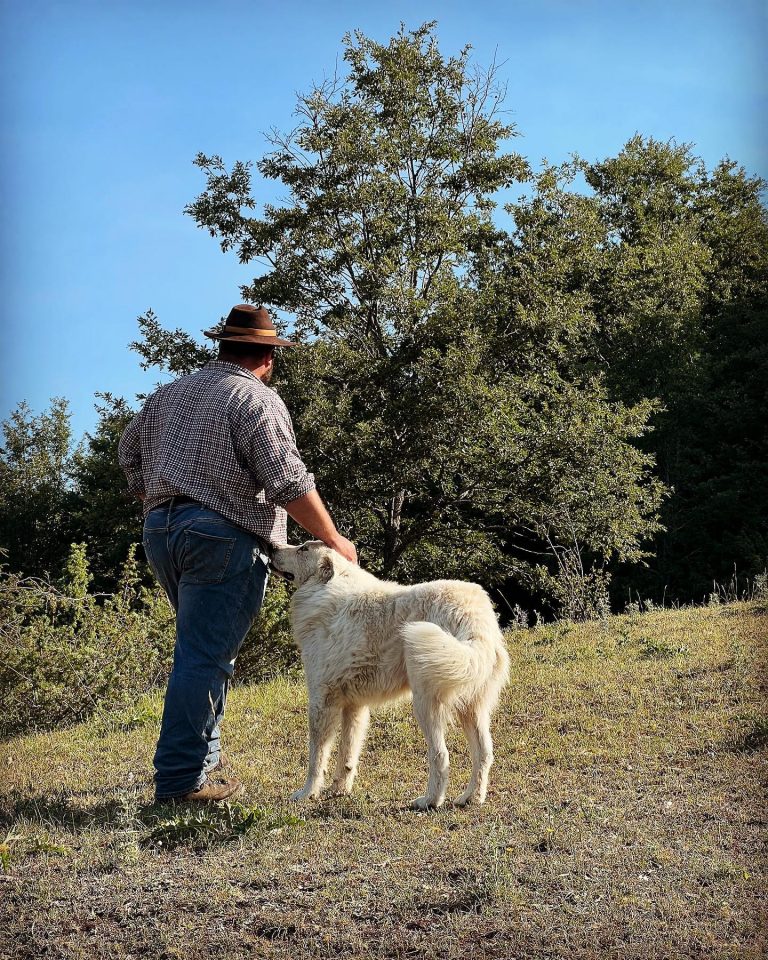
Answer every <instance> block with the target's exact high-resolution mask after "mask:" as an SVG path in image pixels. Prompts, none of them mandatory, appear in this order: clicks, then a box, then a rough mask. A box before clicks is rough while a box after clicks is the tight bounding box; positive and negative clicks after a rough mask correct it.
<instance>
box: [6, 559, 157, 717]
mask: <svg viewBox="0 0 768 960" xmlns="http://www.w3.org/2000/svg"><path fill="white" fill-rule="evenodd" d="M89 582H90V573H89V571H88V564H87V560H86V557H85V546H84V544H74V545H73V546H72V547H71V550H70V556H69V560H68V562H67V567H66V572H65V574H64V576H63V577H62V579H61V580H60V581H59V583H58V584H53V583H50V582H48V581H44V580H37V579H31V578H24V577H21V576H19V575H17V574H12V573H10V572H8V571H6V570H5V569H4V568H3V569H0V689H2V690H3V713H2V721H0V735H4V736H7V735H10V734H11V733H18V732H22V731H25V730H34V729H45V728H49V727H52V726H54V725H59V724H69V723H75V722H77V721H79V720H84V719H85V718H87V717H89V716H91V715H92V714H93V713H95V712H96V711H97V710H99V709H102V708H106V709H109V708H112V707H117V706H127V705H129V704H132V703H133V702H135V700H136V699H137V698H138V697H139V696H141V695H142V694H144V693H146V692H147V691H148V690H149V689H151V688H152V687H154V686H156V685H157V684H158V682H160V681H161V680H164V678H165V676H166V674H167V672H168V670H169V668H170V664H171V658H172V654H173V643H174V617H173V611H172V609H171V608H170V606H169V604H168V602H167V600H166V599H165V597H164V595H163V594H162V593H161V592H160V591H159V590H147V589H146V588H144V587H141V585H140V577H139V571H138V564H137V562H136V558H135V547H132V548H131V550H130V553H129V556H128V560H127V561H126V563H125V566H124V567H123V570H122V573H121V577H120V581H119V584H118V590H117V592H116V593H114V594H110V595H101V596H98V595H96V596H95V595H93V594H89V593H88V584H89Z"/></svg>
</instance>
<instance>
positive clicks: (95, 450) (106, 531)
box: [71, 393, 142, 591]
mask: <svg viewBox="0 0 768 960" xmlns="http://www.w3.org/2000/svg"><path fill="white" fill-rule="evenodd" d="M98 396H99V399H100V401H101V403H100V404H97V407H96V410H97V412H98V414H99V422H98V425H97V427H96V430H95V432H94V433H92V434H86V436H85V440H84V442H83V443H82V444H81V445H80V447H79V448H78V450H77V451H76V452H75V454H74V457H73V460H72V468H71V470H72V479H73V484H74V495H73V499H72V523H73V526H74V527H75V529H76V535H77V538H78V539H79V540H82V541H83V542H84V543H85V544H86V545H87V550H88V557H89V563H90V569H91V571H92V574H93V579H94V583H95V586H96V588H97V589H99V590H105V591H106V590H110V589H113V588H114V584H115V583H116V581H117V579H118V578H119V576H120V572H121V570H122V568H123V565H124V564H125V559H126V557H127V556H128V552H129V550H130V547H131V544H135V543H136V542H137V541H140V540H141V536H142V534H141V529H142V510H141V504H140V503H139V502H138V501H137V500H136V499H134V498H133V497H132V496H130V495H129V494H128V489H127V484H126V480H125V474H124V473H123V471H122V469H121V468H120V464H119V462H118V458H117V445H118V443H119V441H120V435H121V434H122V432H123V430H124V429H125V427H126V426H127V425H128V422H129V421H130V419H131V417H132V416H133V411H132V410H131V409H130V408H129V407H128V404H127V403H126V402H125V400H123V399H122V398H118V397H113V396H112V395H111V394H108V393H105V394H99V395H98Z"/></svg>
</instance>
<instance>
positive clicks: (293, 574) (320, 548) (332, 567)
mask: <svg viewBox="0 0 768 960" xmlns="http://www.w3.org/2000/svg"><path fill="white" fill-rule="evenodd" d="M269 559H270V566H271V567H272V569H273V570H274V571H275V573H278V574H279V575H280V576H281V577H285V579H286V580H290V581H291V582H292V583H294V584H295V586H297V587H300V586H301V585H302V584H304V583H306V582H307V581H308V580H313V579H314V580H316V581H318V582H319V583H328V581H329V580H331V579H332V577H333V576H334V574H335V573H336V570H337V564H339V563H344V558H343V557H342V556H341V555H340V554H338V553H336V551H335V550H331V548H330V547H326V545H325V544H324V543H323V541H322V540H307V542H306V543H302V544H301V546H298V547H291V546H289V545H288V544H286V545H285V546H276V547H272V550H271V553H270V558H269Z"/></svg>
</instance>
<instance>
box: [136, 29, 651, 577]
mask: <svg viewBox="0 0 768 960" xmlns="http://www.w3.org/2000/svg"><path fill="white" fill-rule="evenodd" d="M344 46H345V52H344V61H345V63H346V65H347V68H348V73H347V75H346V76H345V77H343V78H339V77H335V78H334V79H333V80H331V81H329V82H327V83H325V84H322V85H320V86H319V87H316V88H315V89H313V90H312V91H311V92H310V93H309V94H307V95H303V96H300V98H299V102H298V109H297V112H298V115H299V125H298V126H297V127H296V129H295V130H294V131H293V132H292V133H291V134H289V135H282V134H279V133H277V132H274V133H273V134H272V136H271V145H272V147H273V149H272V151H271V152H270V153H268V154H267V155H266V156H265V157H264V158H263V159H262V160H261V161H259V162H258V164H257V169H258V171H259V172H260V173H261V174H262V175H263V176H265V177H267V178H269V179H273V180H279V181H281V182H282V183H283V184H284V185H285V186H286V187H287V188H288V190H289V193H290V198H289V201H288V202H287V203H286V205H284V206H281V207H277V206H272V205H266V206H265V207H264V209H263V214H262V215H261V216H256V215H254V214H253V213H252V211H254V209H255V208H256V200H255V198H254V197H253V195H252V182H251V171H252V167H251V165H250V163H244V162H236V163H235V164H234V165H233V166H232V168H231V170H227V168H226V167H225V165H224V162H223V160H222V159H221V158H220V157H218V156H212V157H206V156H202V155H200V156H198V158H197V161H196V163H197V164H198V166H199V167H200V168H201V169H202V170H203V171H204V173H205V175H206V181H207V182H206V189H205V190H204V192H203V193H202V194H201V195H200V196H199V197H198V198H197V199H196V200H195V201H194V202H193V203H192V204H190V206H189V208H188V212H189V213H190V214H191V215H192V216H193V217H194V218H195V220H196V222H197V223H198V225H199V226H201V227H203V228H205V229H207V230H209V231H210V233H211V234H212V235H213V236H214V237H217V238H218V239H219V241H220V244H221V247H222V250H224V251H225V252H226V251H230V250H235V251H236V252H237V255H238V257H239V259H240V260H241V262H243V263H246V262H253V261H256V262H257V263H259V264H260V266H261V273H260V274H259V275H258V276H257V277H256V278H255V279H254V280H253V282H252V283H251V284H250V285H249V286H247V287H245V288H243V296H244V297H246V298H247V299H249V300H252V301H254V302H262V303H266V304H268V305H270V306H271V307H273V308H275V309H276V310H285V311H290V312H291V313H293V314H294V315H295V316H296V318H297V335H298V337H299V338H300V339H302V341H303V344H304V345H303V347H302V349H301V350H297V351H295V352H294V353H291V354H289V355H287V356H285V357H281V361H280V362H281V366H282V369H281V371H280V389H281V392H282V393H283V395H284V396H285V398H286V400H287V402H288V404H289V406H290V408H291V410H292V413H293V414H294V418H295V421H296V424H297V428H298V434H299V440H300V446H301V447H302V449H304V450H305V451H307V453H308V457H309V459H310V461H311V464H312V466H313V468H314V469H315V472H316V474H317V476H318V480H319V486H320V489H321V490H322V491H323V493H324V494H325V495H326V497H328V499H329V500H330V501H331V506H332V508H333V512H334V514H335V515H336V516H337V517H338V518H340V520H341V522H342V526H344V527H346V532H348V533H350V534H351V535H352V536H354V537H355V539H356V540H357V541H358V542H359V544H360V546H361V547H362V551H361V552H362V555H363V557H364V558H365V561H366V563H367V564H368V565H369V566H371V567H373V568H374V569H378V570H379V572H382V573H384V574H389V573H390V572H394V571H397V574H398V576H401V577H405V578H412V579H417V578H427V577H433V576H462V577H466V576H475V577H478V578H481V579H483V581H484V582H485V583H487V584H488V583H491V582H493V580H494V579H495V578H500V577H502V576H504V575H505V571H508V570H509V569H522V568H523V567H524V566H525V564H526V563H527V562H528V561H526V560H523V559H521V558H520V557H519V556H515V557H513V558H512V561H511V567H510V559H509V557H508V556H505V553H504V549H505V548H507V549H508V548H509V541H510V539H511V535H510V526H511V525H514V524H520V525H522V524H527V525H528V528H529V529H530V530H536V531H538V532H537V534H536V536H537V537H538V540H537V547H543V549H545V550H549V551H550V554H549V556H550V561H551V563H552V564H556V563H557V558H558V557H562V552H560V553H558V551H561V550H562V548H563V543H562V538H567V543H568V544H569V545H570V544H571V542H572V539H573V534H574V530H575V529H576V528H577V527H578V529H579V531H580V532H579V534H578V536H579V539H578V550H580V551H581V553H580V556H581V557H582V559H583V560H584V562H586V563H587V564H589V563H592V559H593V558H592V557H590V558H586V554H587V552H589V551H592V552H593V554H594V558H596V560H595V562H597V563H598V565H603V564H604V563H605V562H607V559H608V558H609V557H610V556H613V555H620V556H626V557H630V556H634V555H635V551H636V547H637V543H638V541H639V539H640V538H641V537H642V536H643V535H644V534H646V533H648V532H649V531H650V530H652V528H653V523H652V514H653V509H654V503H655V502H656V499H657V492H656V491H655V488H654V487H653V486H652V485H651V486H649V485H648V477H647V473H648V463H647V458H646V459H643V458H642V457H640V456H637V457H635V456H633V451H632V450H631V448H630V447H629V446H628V443H629V439H630V438H631V437H632V436H634V435H636V434H637V433H638V432H642V424H641V421H642V418H643V416H647V414H648V408H646V407H642V406H639V407H637V409H636V410H634V411H630V410H628V409H626V408H623V407H619V406H617V405H614V406H611V405H610V404H608V402H607V400H606V398H605V397H604V395H603V394H602V392H601V388H600V387H599V385H598V384H597V381H594V378H592V380H590V379H589V377H587V376H586V375H582V374H583V373H584V372H583V371H580V372H579V376H575V375H574V376H570V378H568V377H565V376H564V375H563V373H562V372H561V371H559V369H558V366H557V359H556V357H555V356H554V355H551V354H547V353H546V351H540V350H539V351H538V352H537V356H538V358H539V360H538V361H537V363H536V364H534V365H531V364H528V363H526V350H525V346H526V345H525V344H524V343H523V344H520V345H519V346H518V348H517V349H516V350H515V349H514V347H510V343H509V338H507V337H505V335H504V333H503V330H502V327H501V326H497V325H494V323H492V322H489V320H488V316H487V313H488V301H487V291H486V290H485V289H484V286H483V284H484V282H485V281H486V280H487V279H488V275H489V271H488V270H487V269H484V268H483V267H482V264H483V262H484V259H485V260H488V262H491V261H492V260H493V256H490V255H489V251H490V250H493V248H494V244H497V245H498V243H499V239H498V238H499V231H498V230H497V228H496V227H495V225H494V223H493V219H492V211H493V208H494V202H493V195H494V193H495V191H497V190H498V189H499V188H501V187H506V186H509V185H510V184H512V183H513V182H516V181H520V180H523V179H525V178H526V177H528V176H529V170H528V166H527V164H526V162H525V161H524V160H523V159H522V158H521V157H520V156H519V155H517V154H515V153H510V152H504V151H503V149H502V147H503V144H504V141H505V140H507V139H508V138H509V137H511V136H512V135H513V134H514V129H513V127H512V126H510V125H505V124H504V123H502V122H501V120H500V112H499V111H500V105H501V101H502V98H503V90H501V89H499V87H498V85H497V82H496V79H495V70H494V68H493V67H492V68H491V70H489V71H485V72H484V71H480V70H477V69H475V68H473V67H472V65H471V63H470V60H469V50H468V48H466V49H464V50H463V51H462V52H461V53H460V55H459V56H458V57H455V58H445V57H444V56H443V55H442V54H441V53H440V51H439V49H438V46H437V41H436V39H435V36H434V24H425V25H424V26H422V27H421V28H419V29H418V30H415V31H413V32H406V31H405V30H404V29H402V28H401V30H400V32H399V33H398V34H397V35H396V36H395V37H393V38H392V40H391V41H390V42H389V44H387V45H382V44H378V43H376V42H374V41H372V40H370V39H368V38H366V37H364V36H362V35H361V34H359V33H356V34H353V35H348V36H347V37H345V39H344ZM498 317H500V313H499V311H496V312H495V313H494V318H498ZM142 327H143V330H144V333H145V342H144V344H143V345H141V346H140V347H139V349H140V352H141V353H142V355H143V357H144V358H145V361H146V362H151V363H157V362H160V363H163V364H165V365H166V366H167V367H168V368H170V367H171V366H172V365H174V364H175V365H176V368H177V369H178V367H179V364H180V363H181V364H182V366H183V365H184V364H186V363H187V362H191V360H192V359H193V357H194V356H195V347H194V345H193V344H192V343H190V342H189V340H188V339H187V340H184V341H182V340H181V339H178V341H177V342H178V343H179V348H180V349H179V350H178V351H177V350H175V348H174V337H173V336H172V335H169V334H166V333H165V332H164V331H162V330H160V329H159V328H158V327H157V325H156V323H155V320H154V318H150V319H149V320H148V319H147V318H146V317H145V318H142ZM578 335H579V336H583V335H584V332H583V331H582V330H581V329H579V333H578ZM532 339H533V340H534V341H535V340H536V335H535V334H534V335H533V338H532ZM180 357H181V358H182V359H181V360H180ZM593 381H594V382H593ZM582 389H583V392H584V397H585V402H581V393H582ZM571 415H573V416H574V417H577V418H578V417H581V420H579V421H578V422H579V423H581V425H582V427H584V428H585V425H584V424H583V423H582V420H584V419H585V418H586V419H590V418H595V419H594V423H595V424H602V426H603V427H604V428H605V429H604V430H603V433H604V434H605V436H607V437H610V438H611V442H610V443H604V444H602V446H601V445H600V443H598V441H597V438H596V437H595V441H594V443H593V447H592V449H594V450H598V449H599V450H600V451H601V455H600V456H596V457H595V459H594V462H593V469H591V471H590V477H591V478H592V481H593V482H592V485H591V487H590V486H589V485H588V484H584V483H583V482H582V473H583V471H584V457H581V456H580V455H579V450H580V445H582V446H583V444H582V441H583V436H584V435H585V430H586V428H585V429H582V430H581V432H579V431H575V430H571V431H570V433H569V432H568V431H567V430H564V429H562V428H563V427H564V425H565V424H566V423H567V421H568V418H569V416H571ZM590 422H591V421H590ZM586 432H587V433H588V432H589V431H588V430H587V431H586ZM543 437H550V438H551V440H552V444H551V446H552V449H554V448H555V447H556V448H557V450H558V456H559V460H558V464H559V466H560V469H561V476H560V477H559V481H558V483H557V484H555V485H552V484H549V485H548V483H547V481H546V477H548V476H550V475H551V470H550V464H549V463H548V462H547V461H546V458H545V456H544V453H543V451H544V450H545V448H546V444H545V443H542V442H541V439H542V438H543ZM557 437H559V438H560V441H558V440H557ZM611 477H613V478H614V479H615V482H614V483H613V486H612V487H611ZM609 487H611V490H612V495H613V497H614V500H613V501H611V502H612V503H613V504H614V509H615V504H616V503H620V504H622V507H621V508H619V510H618V512H619V513H621V514H622V516H623V517H625V518H626V523H625V524H624V525H623V527H622V525H621V524H620V523H613V524H612V523H611V522H610V521H609V519H608V510H607V509H606V511H605V513H604V514H603V515H602V517H601V518H600V519H599V520H596V521H595V525H594V529H591V528H589V524H590V520H589V516H590V510H589V507H590V504H591V505H592V506H594V507H597V503H596V501H595V498H596V497H598V496H600V494H601V492H604V491H605V490H606V489H608V488H609ZM537 497H538V499H537ZM606 503H607V501H606ZM597 512H599V511H596V512H595V516H597ZM588 528H589V529H588ZM521 529H522V527H521ZM569 549H570V546H569ZM553 551H554V552H553ZM539 565H540V564H539ZM529 566H530V564H529Z"/></svg>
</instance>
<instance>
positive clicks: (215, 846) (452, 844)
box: [0, 604, 768, 960]
mask: <svg viewBox="0 0 768 960" xmlns="http://www.w3.org/2000/svg"><path fill="white" fill-rule="evenodd" d="M767 628H768V616H767V615H766V611H765V609H764V608H763V609H761V608H760V607H758V606H757V605H755V604H733V605H729V606H721V607H712V608H704V609H691V610H679V611H662V612H656V613H650V614H644V615H642V616H633V617H630V616H624V617H613V618H611V619H610V620H608V621H607V622H605V623H604V624H599V623H595V624H589V625H584V626H576V625H572V624H556V625H554V626H550V627H546V628H540V629H536V630H530V631H520V632H516V633H514V634H512V635H511V636H510V648H511V651H512V659H513V676H514V681H513V683H512V685H511V686H510V688H509V689H508V691H507V694H506V697H505V700H504V703H503V706H502V709H501V711H500V713H499V716H498V719H497V722H496V725H495V738H496V754H497V762H496V766H495V767H494V770H493V773H492V787H491V794H490V798H489V802H488V804H487V805H486V806H485V807H483V808H480V809H470V810H468V811H460V810H456V809H453V808H450V807H449V808H447V809H445V810H444V811H441V812H439V813H433V814H417V813H414V812H411V811H410V810H409V809H408V808H407V804H408V801H409V800H410V799H411V798H412V797H414V796H416V795H417V793H419V792H420V789H421V787H422V786H423V780H424V777H425V772H426V762H425V756H424V748H423V744H422V741H421V739H420V737H419V735H418V733H417V731H416V728H415V724H414V722H413V721H412V719H411V718H410V713H409V709H408V705H407V704H402V705H399V706H397V707H395V708H392V709H388V710H385V711H384V712H382V713H380V714H379V715H378V716H377V717H376V718H375V719H374V722H373V724H372V728H371V735H370V739H369V744H368V747H367V750H366V753H365V754H364V758H363V764H362V770H361V776H360V781H359V783H358V787H357V791H356V795H355V796H354V797H353V798H350V799H346V800H340V799H336V800H327V801H323V802H319V803H312V804H308V805H306V806H303V807H301V808H299V810H293V809H289V808H288V807H287V806H286V805H284V804H283V802H282V798H284V797H285V796H287V794H288V793H289V792H290V791H291V790H292V789H294V788H295V787H296V786H297V785H298V784H300V782H301V780H302V778H303V773H304V769H303V768H304V759H305V722H304V713H303V709H304V699H305V698H304V692H303V689H302V687H301V685H297V684H294V683H290V682H287V681H280V682H275V683H272V684H269V685H265V686H258V687H250V688H248V687H244V688H240V689H236V690H235V691H234V692H233V694H232V697H231V707H230V711H229V716H228V719H227V729H226V732H225V735H226V737H227V748H228V751H229V752H230V754H231V756H232V759H233V761H234V765H235V769H236V771H237V773H238V774H239V775H240V776H241V777H242V779H243V780H244V781H245V783H246V785H247V788H248V793H247V795H246V799H245V801H244V803H243V804H242V805H239V806H237V805H235V806H233V807H231V808H229V809H224V810H219V811H218V812H212V813H209V814H205V815H200V814H199V813H198V814H197V817H196V818H195V816H190V814H189V811H184V810H182V809H178V810H174V809H173V808H171V807H164V808H152V807H151V806H149V803H150V800H151V787H150V781H149V774H148V770H149V767H150V759H151V754H152V748H153V745H154V740H155V736H156V732H157V715H158V712H159V699H157V698H155V699H152V700H149V701H146V702H144V703H142V704H140V705H138V706H137V709H136V710H135V711H134V712H133V713H132V714H130V715H123V716H121V717H114V716H113V717H104V718H101V719H97V720H94V721H92V722H90V723H88V724H84V725H81V726H78V727H75V728H72V729H69V730H61V731H57V732H55V733H50V734H41V735H37V736H28V737H24V738H18V739H16V740H12V741H11V742H10V743H9V744H8V745H7V747H6V751H5V754H6V758H7V759H3V761H2V762H3V764H5V769H4V775H3V778H2V782H1V783H0V844H2V841H3V838H4V837H5V844H4V845H2V846H0V864H1V865H2V866H3V868H4V869H3V872H0V956H2V957H3V958H14V960H20V958H27V957H29V958H31V957H41V956H45V957H61V958H64V957H66V958H76V957H77V958H91V957H99V958H108V957H114V958H130V957H157V958H161V957H162V958H174V957H184V958H192V960H194V958H198V957H200V958H202V957H206V958H207V957H210V956H219V957H225V958H228V960H229V958H241V957H243V958H244V957H259V958H261V957H264V958H289V957H290V958H308V957H317V958H326V957H339V956H347V957H377V958H378V957H381V958H383V957H392V958H396V957H403V958H405V957H414V958H415V957H423V958H433V957H434V958H438V957H439V958H496V957H498V958H510V960H511V958H515V960H522V958H560V957H562V958H566V957H567V958H587V957H606V958H664V957H669V958H682V957H701V958H707V960H710V958H726V957H733V958H735V957H741V958H747V957H750V958H757V957H762V956H764V955H765V954H766V944H767V940H766V924H765V915H764V913H763V912H762V911H763V910H764V893H765V888H766V870H765V866H766V832H765V827H766V825H767V823H768V814H767V813H766V777H765V774H766V766H767V763H766V759H767V755H768V750H767V744H768V721H766V718H765V712H764V706H765V693H766V675H767V673H766V634H767V633H768V629H767ZM452 743H453V746H454V752H453V782H454V788H455V792H457V793H458V792H459V788H460V784H462V780H463V779H464V778H466V776H467V774H468V760H467V754H466V750H465V748H464V745H463V742H462V741H461V739H460V737H459V736H458V734H456V733H455V732H454V735H453V737H452ZM297 813H298V815H299V816H300V817H301V818H302V820H301V821H299V822H295V819H296V818H295V814H297ZM158 839H160V840H163V843H162V844H158V842H157V841H158Z"/></svg>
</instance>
